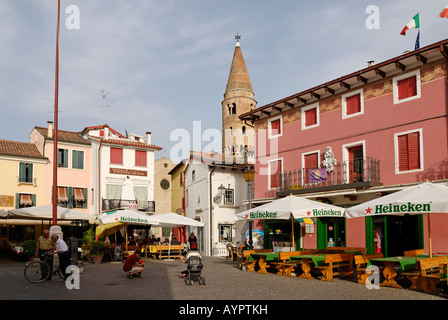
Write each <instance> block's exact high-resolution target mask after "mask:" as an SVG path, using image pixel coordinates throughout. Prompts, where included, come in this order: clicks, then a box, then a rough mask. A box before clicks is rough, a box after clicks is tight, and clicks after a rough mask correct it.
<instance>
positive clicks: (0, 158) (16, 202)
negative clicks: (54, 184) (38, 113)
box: [0, 140, 48, 249]
mask: <svg viewBox="0 0 448 320" xmlns="http://www.w3.org/2000/svg"><path fill="white" fill-rule="evenodd" d="M47 162H48V159H47V158H46V157H44V156H42V154H41V153H40V152H39V150H38V149H37V147H36V145H35V144H33V143H27V142H19V141H9V140H0V209H3V210H5V211H8V210H11V209H14V208H22V207H28V206H41V205H45V204H48V203H44V192H45V184H44V180H45V165H46V164H47ZM0 223H1V224H0V249H3V248H4V243H5V240H8V239H9V240H17V241H22V240H26V239H31V238H36V237H37V236H38V235H40V232H38V231H37V230H35V229H34V226H33V225H30V223H29V221H28V223H27V222H26V221H20V220H4V221H0ZM25 224H27V225H25ZM39 224H40V225H41V224H42V222H41V221H39ZM39 230H40V229H39ZM35 231H37V232H35Z"/></svg>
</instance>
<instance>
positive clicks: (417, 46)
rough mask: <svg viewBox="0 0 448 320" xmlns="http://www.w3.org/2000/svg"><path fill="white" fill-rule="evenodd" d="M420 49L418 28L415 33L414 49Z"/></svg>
mask: <svg viewBox="0 0 448 320" xmlns="http://www.w3.org/2000/svg"><path fill="white" fill-rule="evenodd" d="M417 49H420V30H418V33H417V39H416V40H415V48H414V50H417Z"/></svg>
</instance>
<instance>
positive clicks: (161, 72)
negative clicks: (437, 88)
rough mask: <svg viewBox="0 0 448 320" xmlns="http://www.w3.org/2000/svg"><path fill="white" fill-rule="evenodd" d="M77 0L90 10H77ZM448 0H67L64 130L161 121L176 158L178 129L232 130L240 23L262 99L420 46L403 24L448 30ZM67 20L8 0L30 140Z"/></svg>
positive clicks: (50, 8)
mask: <svg viewBox="0 0 448 320" xmlns="http://www.w3.org/2000/svg"><path fill="white" fill-rule="evenodd" d="M336 3H337V4H336ZM72 5H74V6H76V8H77V9H78V11H71V10H69V11H68V12H66V10H67V8H68V9H71V8H73V7H70V6H72ZM372 5H373V6H375V8H376V9H375V10H376V11H371V10H367V9H368V8H369V6H372ZM446 5H448V0H429V1H422V0H394V1H391V0H378V1H374V0H368V1H365V0H341V1H337V2H336V1H327V0H322V1H321V0H319V1H308V0H300V1H299V0H295V1H294V0H280V1H272V0H220V1H217V0H188V1H187V0H61V23H60V26H61V27H60V49H59V50H60V53H59V57H60V58H59V59H60V61H59V114H58V123H59V129H60V130H69V131H82V130H83V129H84V128H85V127H88V126H96V125H102V124H106V123H107V124H108V125H109V126H110V127H111V128H113V129H115V130H117V131H119V132H120V133H122V134H126V132H128V133H136V134H139V135H142V136H144V135H145V133H146V132H147V131H150V132H152V143H153V144H156V145H158V146H160V147H162V148H164V149H163V150H162V151H158V152H156V158H160V157H163V156H164V155H167V156H168V157H170V152H171V150H173V147H174V146H176V144H177V143H179V141H178V140H176V139H174V141H171V140H173V139H172V138H171V139H170V137H171V133H173V132H174V131H176V130H178V129H181V130H183V131H184V132H187V133H190V135H191V136H190V137H188V139H191V140H190V141H191V147H192V146H193V141H192V139H193V126H194V123H196V125H197V124H198V123H200V129H201V132H204V131H206V130H207V129H217V130H221V108H222V107H221V102H222V100H223V98H224V97H223V95H224V91H225V88H226V84H227V79H228V76H229V71H230V66H231V62H232V57H233V52H234V48H235V43H236V40H235V35H236V34H237V33H238V34H239V35H240V36H241V39H240V41H239V42H240V45H241V49H242V52H243V56H244V59H245V62H246V66H247V68H248V72H249V76H250V79H251V83H252V87H253V90H254V93H255V99H256V100H257V102H258V107H262V106H264V105H266V104H269V103H271V102H274V101H277V100H279V99H282V98H284V97H287V96H290V95H293V94H295V93H298V92H301V91H303V90H306V89H309V88H312V87H314V86H316V85H319V84H322V83H325V82H327V81H330V80H333V79H335V78H338V77H340V76H343V75H346V74H349V73H352V72H354V71H356V70H359V69H362V68H365V67H366V66H367V61H370V60H374V61H376V62H381V61H384V60H387V59H390V58H393V57H395V56H398V55H400V54H401V53H403V52H404V51H406V50H413V49H414V43H415V39H416V36H417V30H416V29H413V30H409V31H408V32H407V34H406V36H402V35H400V32H401V30H402V29H403V27H404V26H405V25H406V24H407V23H408V22H409V20H410V19H412V17H413V16H414V15H415V14H416V13H419V15H420V32H421V35H420V46H421V47H423V46H426V45H429V44H432V43H434V42H437V41H440V40H443V39H446V38H448V19H442V18H440V17H439V13H440V12H441V11H442V9H443V8H444V7H445V6H446ZM78 18H79V19H78ZM56 19H57V0H20V1H19V0H2V1H1V2H0V120H1V125H0V139H5V140H15V141H26V142H28V141H29V134H30V133H31V131H32V129H33V128H34V127H35V126H46V125H47V121H49V120H51V121H53V119H54V112H53V110H54V96H55V47H56V45H55V41H56V25H57V24H56ZM78 21H79V25H77V24H76V22H78ZM366 21H367V25H368V26H369V27H367V26H366ZM372 26H373V27H374V28H372ZM103 94H104V95H106V94H107V95H106V96H105V97H104V98H103ZM197 121H200V122H197ZM188 139H187V141H188ZM184 142H185V141H184ZM207 144H208V142H204V143H203V144H202V146H206V145H207ZM196 146H197V144H196ZM196 151H201V150H196Z"/></svg>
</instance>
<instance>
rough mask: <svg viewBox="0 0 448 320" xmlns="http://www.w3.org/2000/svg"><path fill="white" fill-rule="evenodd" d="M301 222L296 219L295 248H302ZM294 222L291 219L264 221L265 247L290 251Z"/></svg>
mask: <svg viewBox="0 0 448 320" xmlns="http://www.w3.org/2000/svg"><path fill="white" fill-rule="evenodd" d="M300 229H301V228H300V223H299V222H296V221H294V241H295V249H296V250H299V249H300V248H301V242H300V239H301V232H300ZM291 231H292V223H291V220H276V221H269V220H265V222H264V236H265V248H266V249H275V250H277V251H289V250H290V248H291V247H292V242H291V241H292V232H291Z"/></svg>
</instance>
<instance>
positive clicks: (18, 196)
mask: <svg viewBox="0 0 448 320" xmlns="http://www.w3.org/2000/svg"><path fill="white" fill-rule="evenodd" d="M18 208H20V193H16V209H18Z"/></svg>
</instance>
